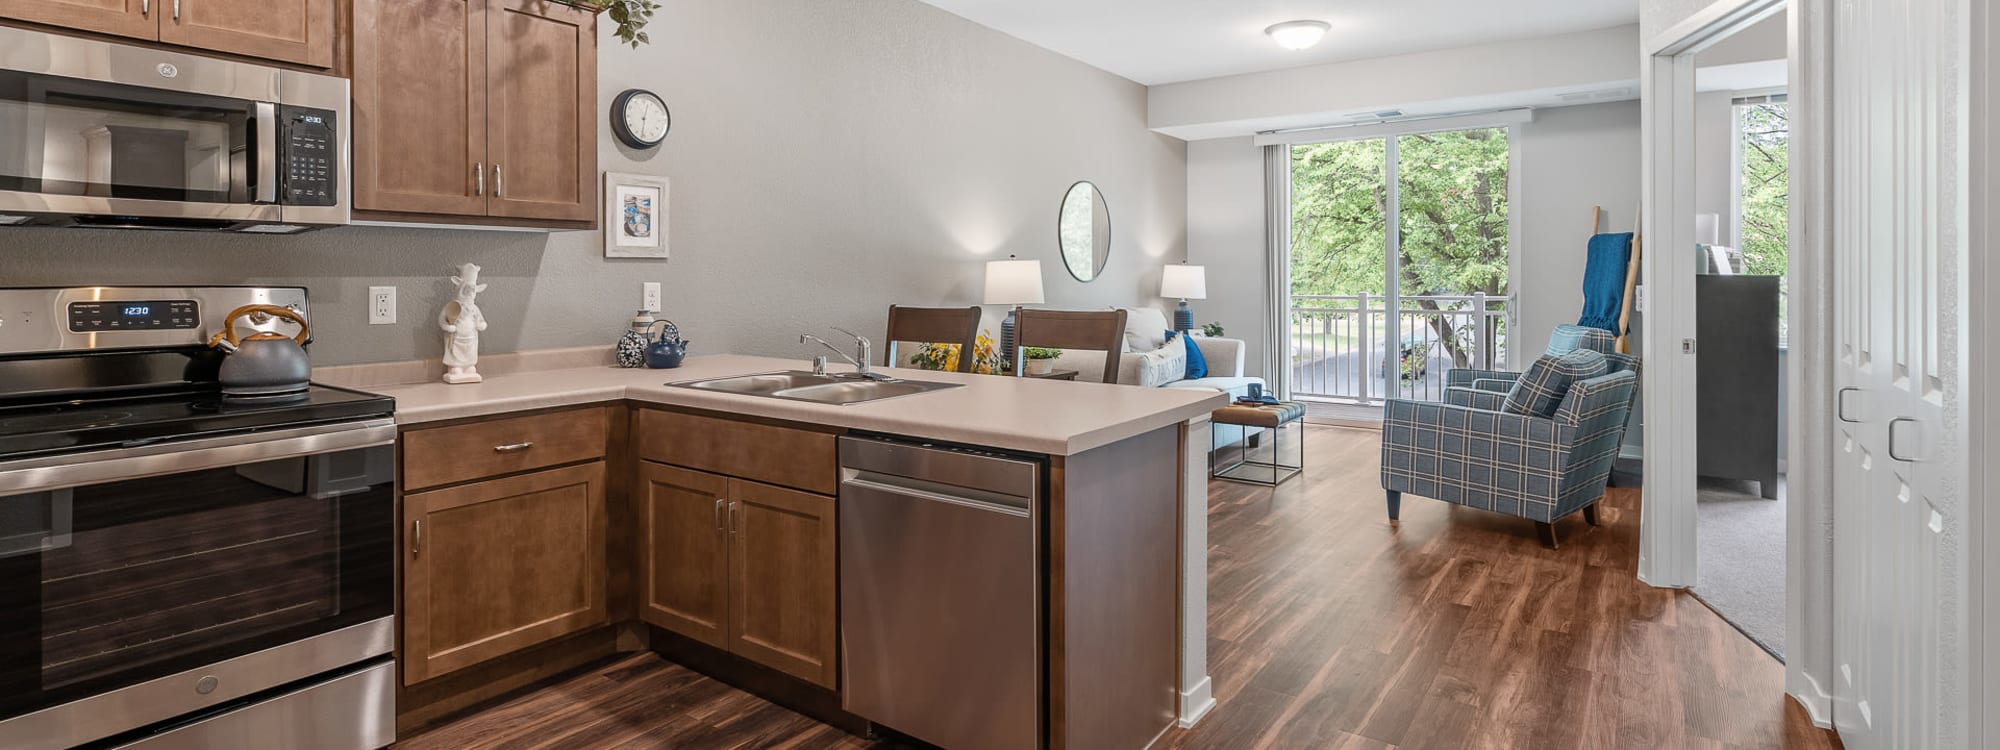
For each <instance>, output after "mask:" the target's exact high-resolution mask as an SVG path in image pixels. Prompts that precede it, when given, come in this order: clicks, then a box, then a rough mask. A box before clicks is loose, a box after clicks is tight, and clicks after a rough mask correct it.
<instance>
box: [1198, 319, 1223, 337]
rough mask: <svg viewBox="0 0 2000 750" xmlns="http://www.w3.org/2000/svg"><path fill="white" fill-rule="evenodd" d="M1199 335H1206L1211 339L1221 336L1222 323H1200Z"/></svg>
mask: <svg viewBox="0 0 2000 750" xmlns="http://www.w3.org/2000/svg"><path fill="white" fill-rule="evenodd" d="M1201 335H1203V336H1207V337H1209V338H1212V339H1219V338H1222V323H1220V322H1216V323H1203V324H1201Z"/></svg>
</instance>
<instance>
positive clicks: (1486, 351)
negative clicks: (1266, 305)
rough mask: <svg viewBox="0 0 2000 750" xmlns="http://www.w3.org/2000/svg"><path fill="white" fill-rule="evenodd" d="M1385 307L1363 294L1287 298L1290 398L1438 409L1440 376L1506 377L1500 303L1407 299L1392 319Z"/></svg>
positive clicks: (1469, 298) (1384, 301)
mask: <svg viewBox="0 0 2000 750" xmlns="http://www.w3.org/2000/svg"><path fill="white" fill-rule="evenodd" d="M1388 302H1389V300H1388V298H1386V297H1383V296H1380V295H1369V294H1361V295H1354V296H1297V295H1295V296H1293V297H1292V311H1291V342H1292V393H1293V395H1296V396H1304V397H1307V398H1323V399H1334V400H1341V401H1350V402H1355V403H1362V404H1373V403H1378V402H1380V401H1381V400H1383V399H1390V398H1401V399H1415V400H1424V401H1437V400H1441V399H1443V398H1444V374H1445V371H1446V370H1450V369H1452V368H1457V367H1472V368H1478V369H1492V370H1498V369H1506V367H1507V362H1508V359H1507V298H1505V297H1488V296H1486V295H1484V294H1472V295H1463V296H1438V295H1427V296H1407V297H1402V298H1401V299H1400V304H1399V305H1398V307H1399V308H1400V309H1399V310H1398V312H1397V314H1395V315H1391V314H1390V313H1389V310H1388ZM1392 340H1395V341H1398V342H1399V343H1398V345H1395V346H1391V345H1390V342H1391V341H1392ZM1391 352H1394V354H1393V355H1392V354H1391Z"/></svg>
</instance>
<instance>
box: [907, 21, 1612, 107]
mask: <svg viewBox="0 0 2000 750" xmlns="http://www.w3.org/2000/svg"><path fill="white" fill-rule="evenodd" d="M922 1H923V2H926V3H929V4H931V5H935V6H937V7H939V8H943V9H945V10H947V11H950V12H952V13H955V14H958V15H960V16H963V17H965V18H967V19H969V20H971V21H973V22H974V23H978V24H980V25H982V26H987V27H990V28H994V29H998V30H999V31H1002V32H1005V33H1007V34H1011V35H1013V36H1015V37H1019V38H1020V39H1023V40H1025V41H1027V42H1029V43H1030V44H1035V45H1038V46H1041V47H1046V48H1048V49H1050V50H1054V51H1055V52H1057V53H1060V54H1063V55H1066V56H1069V57H1072V58H1075V59H1077V60H1081V61H1083V62H1084V63H1087V64H1089V65H1092V66H1095V67H1098V68H1102V69H1104V70H1108V71H1111V72H1113V73H1116V74H1118V75H1121V76H1124V77H1126V78H1130V79H1132V80H1134V81H1138V82H1139V83H1143V84H1146V85H1149V86H1151V85H1157V84H1163V83H1175V82H1179V81H1191V80H1196V79H1201V78H1214V77H1217V76H1226V75H1235V74H1238V73H1257V72H1262V71H1267V70H1279V69H1283V68H1293V67H1299V66H1303V65H1318V64H1321V63H1330V62H1342V61H1347V60H1362V59H1367V58H1372V57H1384V56H1388V55H1399V54H1404V53H1410V52H1426V51H1430V50H1438V49H1448V48H1451V47H1463V46H1466V45H1471V44H1480V43H1484V42H1497V41H1503V40H1509V39H1527V38H1533V37H1540V36H1549V35H1552V34H1566V33H1570V32H1576V31H1587V30H1590V29H1601V28H1607V27H1611V26H1619V25H1622V24H1628V23H1638V21H1639V2H1638V0H922ZM1299 19H1313V20H1320V21H1326V22H1327V23H1330V24H1332V25H1333V30H1332V31H1330V32H1327V35H1326V39H1325V40H1324V41H1321V42H1320V43H1319V46H1317V47H1314V48H1312V49H1310V50H1306V51H1303V52H1293V51H1290V50H1286V49H1283V48H1280V47H1279V46H1278V45H1276V44H1274V43H1272V41H1271V40H1270V38H1269V37H1266V36H1264V29H1265V28H1266V27H1268V26H1270V25H1271V24H1274V23H1279V22H1281V21H1293V20H1299Z"/></svg>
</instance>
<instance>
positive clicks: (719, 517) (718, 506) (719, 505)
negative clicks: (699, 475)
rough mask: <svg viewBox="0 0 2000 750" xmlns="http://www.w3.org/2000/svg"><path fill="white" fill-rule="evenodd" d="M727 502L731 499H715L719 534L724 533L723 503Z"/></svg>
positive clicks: (716, 526) (716, 522)
mask: <svg viewBox="0 0 2000 750" xmlns="http://www.w3.org/2000/svg"><path fill="white" fill-rule="evenodd" d="M726 502H729V501H728V500H722V499H719V498H718V499H717V500H716V501H715V531H716V533H718V534H719V533H722V512H723V511H722V504H723V503H726Z"/></svg>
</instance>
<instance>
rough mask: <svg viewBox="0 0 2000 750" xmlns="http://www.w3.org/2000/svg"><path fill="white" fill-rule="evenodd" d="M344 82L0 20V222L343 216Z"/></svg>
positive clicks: (258, 228)
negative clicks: (9, 24)
mask: <svg viewBox="0 0 2000 750" xmlns="http://www.w3.org/2000/svg"><path fill="white" fill-rule="evenodd" d="M348 115H349V112H348V83H347V81H346V79H342V78H335V77H332V76H323V75H314V74H311V73H301V72H297V71H291V70H284V69H280V68H273V67H268V66H264V65H255V64H250V63H242V62H235V61H231V60H219V59H215V58H210V57H202V56H199V55H190V54H186V53H182V52H170V51H166V50H158V49H147V48H143V47H133V46H128V45H122V44H111V43H108V42H99V41H94V40H89V39H78V38H74V37H67V36H60V35H56V34H48V33H43V32H37V31H29V30H25V29H15V28H0V133H3V134H5V137H4V138H0V226H4V225H56V226H96V227H135V228H147V229H194V230H220V231H243V232H266V233H290V232H299V231H305V230H307V229H312V228H315V227H321V226H329V225H336V224H346V223H347V222H348V217H349V215H350V212H351V202H350V200H349V195H350V188H349V185H350V184H351V180H350V179H349V178H350V174H349V152H350V147H351V145H350V140H351V139H350V133H351V132H352V128H353V121H352V119H351V118H350V117H349V116H348Z"/></svg>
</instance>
